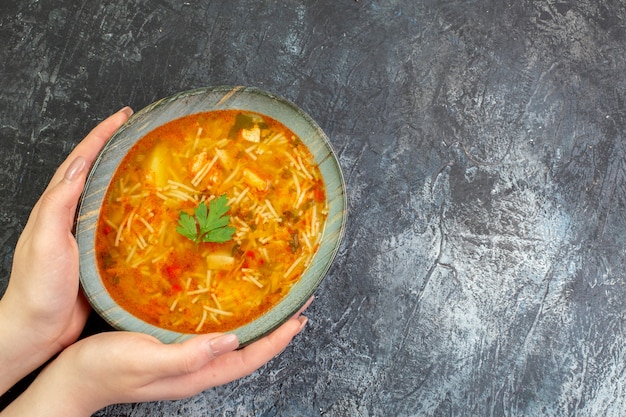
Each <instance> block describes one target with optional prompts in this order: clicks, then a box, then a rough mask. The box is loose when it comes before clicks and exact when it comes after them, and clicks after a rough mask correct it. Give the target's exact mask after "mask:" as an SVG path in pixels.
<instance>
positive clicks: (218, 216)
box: [176, 194, 235, 243]
mask: <svg viewBox="0 0 626 417" xmlns="http://www.w3.org/2000/svg"><path fill="white" fill-rule="evenodd" d="M229 209H230V206H229V205H228V198H227V197H226V194H224V195H221V196H220V197H218V198H216V199H214V200H212V201H211V202H210V203H209V207H207V206H206V204H205V202H204V201H203V202H201V203H200V204H199V205H198V207H196V208H195V210H194V215H193V216H191V215H189V214H188V213H185V212H184V211H181V212H180V216H179V217H178V226H177V227H176V231H177V232H178V233H180V234H181V235H183V236H185V237H186V238H187V239H189V240H193V241H194V242H195V243H200V242H216V243H224V242H227V241H229V240H231V239H232V237H233V233H235V228H234V227H228V222H229V221H230V216H228V215H227V214H226V213H228V210H229Z"/></svg>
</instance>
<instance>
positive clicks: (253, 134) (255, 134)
mask: <svg viewBox="0 0 626 417" xmlns="http://www.w3.org/2000/svg"><path fill="white" fill-rule="evenodd" d="M239 135H240V137H241V139H244V140H247V141H248V142H260V141H261V129H260V128H259V126H257V125H254V127H252V128H251V129H241V132H240V133H239Z"/></svg>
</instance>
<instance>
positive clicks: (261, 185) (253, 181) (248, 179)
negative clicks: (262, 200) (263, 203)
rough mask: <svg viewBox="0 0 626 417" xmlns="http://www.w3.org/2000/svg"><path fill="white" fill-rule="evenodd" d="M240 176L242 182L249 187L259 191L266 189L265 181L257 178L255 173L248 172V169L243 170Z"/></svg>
mask: <svg viewBox="0 0 626 417" xmlns="http://www.w3.org/2000/svg"><path fill="white" fill-rule="evenodd" d="M242 175H243V180H244V182H245V183H246V184H248V185H249V186H250V187H254V188H256V189H257V190H260V191H263V190H265V189H266V188H267V181H266V180H264V179H263V178H261V177H259V176H258V175H257V174H256V173H254V172H252V171H250V170H249V169H248V168H244V170H243V173H242Z"/></svg>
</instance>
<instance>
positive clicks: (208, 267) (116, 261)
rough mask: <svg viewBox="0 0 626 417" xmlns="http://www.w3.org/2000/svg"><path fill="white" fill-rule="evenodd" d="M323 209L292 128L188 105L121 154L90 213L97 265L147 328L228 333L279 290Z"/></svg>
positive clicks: (309, 253) (316, 177)
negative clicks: (188, 110)
mask: <svg viewBox="0 0 626 417" xmlns="http://www.w3.org/2000/svg"><path fill="white" fill-rule="evenodd" d="M326 216H327V206H326V191H325V187H324V183H323V180H322V176H321V173H320V171H319V168H318V167H317V165H316V164H315V161H314V158H313V156H312V154H311V152H310V151H309V149H308V148H307V147H306V146H305V145H304V144H303V143H302V141H301V140H300V139H299V138H298V137H297V136H296V135H295V134H294V133H293V132H291V131H290V130H289V129H287V128H286V127H285V126H284V125H282V124H281V123H279V122H278V121H276V120H274V119H272V118H269V117H267V116H264V115H260V114H256V113H249V112H245V113H244V112H240V111H237V110H220V111H212V112H207V113H199V114H195V115H191V116H187V117H184V118H181V119H177V120H174V121H172V122H169V123H167V124H165V125H163V126H161V127H159V128H157V129H155V130H153V131H152V132H150V133H148V134H147V135H146V136H145V137H143V138H141V139H140V140H139V141H138V142H137V143H136V144H135V145H134V146H133V147H132V148H131V149H130V151H129V152H128V154H127V155H126V156H125V158H124V160H123V161H122V163H121V164H120V166H119V168H118V169H117V171H116V172H115V175H114V176H113V178H112V180H111V182H110V185H109V188H108V190H107V192H106V194H105V197H104V202H103V206H102V209H101V211H100V216H99V218H98V224H97V232H96V257H97V262H98V268H99V270H100V275H101V277H102V280H103V283H104V286H105V287H106V289H107V291H108V292H109V293H110V295H111V297H112V298H113V299H114V300H115V301H116V302H117V303H118V304H119V305H120V306H121V307H122V308H124V309H125V310H127V311H128V312H130V313H132V314H133V315H135V316H136V317H138V318H140V319H142V320H144V321H146V322H148V323H150V324H153V325H155V326H158V327H161V328H165V329H169V330H174V331H177V332H183V333H206V332H214V331H227V330H233V329H235V328H237V327H239V326H241V325H244V324H246V323H249V322H250V321H252V320H254V319H255V318H258V317H259V316H261V315H262V314H263V313H265V312H267V311H268V310H269V309H271V308H272V307H273V306H274V305H276V304H277V303H278V302H279V301H280V300H281V299H282V298H283V297H285V295H286V294H287V293H288V292H289V290H290V288H291V287H292V285H293V284H294V283H295V282H297V281H298V279H299V278H300V277H301V275H302V274H303V272H304V271H305V270H306V268H307V267H308V265H309V264H310V263H311V261H312V259H313V256H314V254H315V252H316V251H317V249H318V247H319V242H320V240H321V235H322V232H323V229H324V224H325V221H326Z"/></svg>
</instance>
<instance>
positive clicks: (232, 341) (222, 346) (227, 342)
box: [209, 333, 239, 356]
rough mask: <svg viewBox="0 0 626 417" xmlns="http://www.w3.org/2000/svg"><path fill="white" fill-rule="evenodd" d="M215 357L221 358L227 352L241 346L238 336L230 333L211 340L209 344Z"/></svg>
mask: <svg viewBox="0 0 626 417" xmlns="http://www.w3.org/2000/svg"><path fill="white" fill-rule="evenodd" d="M209 345H210V346H211V352H212V353H213V356H219V355H222V354H224V353H227V352H232V351H233V350H235V349H237V346H239V339H237V336H236V335H234V334H232V333H230V334H225V335H223V336H220V337H218V338H216V339H213V340H211V342H210V343H209Z"/></svg>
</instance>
